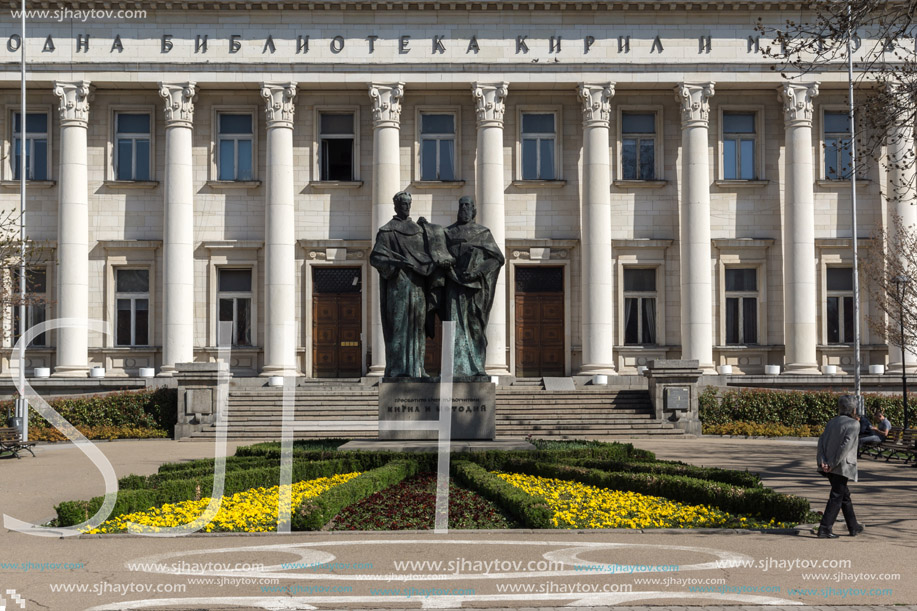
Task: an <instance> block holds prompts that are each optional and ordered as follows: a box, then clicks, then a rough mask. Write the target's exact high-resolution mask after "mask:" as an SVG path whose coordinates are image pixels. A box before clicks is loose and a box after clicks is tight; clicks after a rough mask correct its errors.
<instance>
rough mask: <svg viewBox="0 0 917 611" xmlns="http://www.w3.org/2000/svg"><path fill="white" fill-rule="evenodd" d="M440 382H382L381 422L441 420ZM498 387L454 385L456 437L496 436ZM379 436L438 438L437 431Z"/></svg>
mask: <svg viewBox="0 0 917 611" xmlns="http://www.w3.org/2000/svg"><path fill="white" fill-rule="evenodd" d="M441 389H442V385H441V384H439V383H436V382H385V381H383V382H382V383H381V384H380V385H379V423H380V424H381V423H383V422H390V421H394V422H430V421H437V420H439V413H440V405H439V403H440V391H441ZM495 407H496V386H495V385H494V384H493V383H491V382H455V383H454V384H453V385H452V435H451V438H452V439H456V440H470V439H478V440H493V439H494V437H496V432H497V427H496V417H495V416H496V414H495ZM379 439H386V440H393V439H394V440H406V439H422V440H435V439H438V433H437V431H424V430H417V431H411V430H407V431H385V430H383V429H382V427H381V426H380V429H379Z"/></svg>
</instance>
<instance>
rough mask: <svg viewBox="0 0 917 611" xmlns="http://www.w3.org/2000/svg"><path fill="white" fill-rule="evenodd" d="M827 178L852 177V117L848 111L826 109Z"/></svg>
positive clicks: (840, 178)
mask: <svg viewBox="0 0 917 611" xmlns="http://www.w3.org/2000/svg"><path fill="white" fill-rule="evenodd" d="M824 127H825V179H827V180H842V179H845V178H849V177H850V170H851V167H852V166H851V160H850V151H851V147H850V117H849V116H848V115H847V113H846V112H830V111H825V114H824Z"/></svg>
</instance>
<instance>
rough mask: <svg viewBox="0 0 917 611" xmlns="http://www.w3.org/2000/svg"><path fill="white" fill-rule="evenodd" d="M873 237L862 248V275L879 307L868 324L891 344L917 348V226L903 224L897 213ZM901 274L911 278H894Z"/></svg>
mask: <svg viewBox="0 0 917 611" xmlns="http://www.w3.org/2000/svg"><path fill="white" fill-rule="evenodd" d="M874 237H875V239H873V240H869V241H868V244H867V245H866V246H865V247H864V248H863V250H862V251H861V252H860V272H861V276H862V277H863V278H864V279H865V280H866V287H867V291H868V292H869V295H870V297H871V299H872V301H873V303H875V304H876V306H877V308H878V313H877V314H876V315H869V316H868V317H867V320H868V322H869V327H870V329H872V330H873V332H875V333H876V334H877V335H878V336H879V337H881V338H882V339H884V340H885V341H886V342H888V344H889V345H895V346H902V345H903V346H907V347H908V350H909V351H911V352H913V351H914V350H915V348H917V228H915V227H906V226H904V224H903V223H902V221H901V218H900V217H897V216H895V217H892V221H891V225H890V226H889V228H888V229H887V230H885V229H880V230H879V231H877V232H876V234H875V236H874ZM900 278H907V279H909V280H910V281H909V282H908V283H906V284H904V285H901V284H899V283H896V282H895V280H896V279H900ZM902 306H903V307H902ZM902 310H903V316H904V318H903V320H904V337H903V338H902V336H901V320H902ZM902 340H903V341H902Z"/></svg>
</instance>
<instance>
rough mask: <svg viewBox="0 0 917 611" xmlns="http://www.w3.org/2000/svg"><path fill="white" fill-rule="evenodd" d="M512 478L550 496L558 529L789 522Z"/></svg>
mask: <svg viewBox="0 0 917 611" xmlns="http://www.w3.org/2000/svg"><path fill="white" fill-rule="evenodd" d="M496 475H498V476H499V477H501V478H502V479H503V480H505V481H506V482H509V483H510V484H512V485H513V486H516V487H517V488H520V489H522V490H524V491H525V492H527V493H528V494H531V495H533V496H536V497H540V498H542V499H544V500H545V501H546V502H547V504H548V506H550V507H551V509H553V510H554V517H553V518H552V523H553V525H554V527H555V528H777V527H780V528H782V527H786V526H788V525H787V524H783V523H779V522H775V521H774V520H771V521H770V522H760V521H757V520H755V519H753V518H747V517H741V516H734V515H731V514H729V513H726V512H725V511H722V510H719V509H716V508H714V507H708V506H705V505H685V504H682V503H677V502H675V501H670V500H668V499H664V498H660V497H655V496H646V495H642V494H637V493H635V492H622V491H618V490H607V489H604V488H596V487H594V486H587V485H585V484H580V483H578V482H570V481H564V480H559V479H550V478H546V477H536V476H533V475H523V474H515V473H496Z"/></svg>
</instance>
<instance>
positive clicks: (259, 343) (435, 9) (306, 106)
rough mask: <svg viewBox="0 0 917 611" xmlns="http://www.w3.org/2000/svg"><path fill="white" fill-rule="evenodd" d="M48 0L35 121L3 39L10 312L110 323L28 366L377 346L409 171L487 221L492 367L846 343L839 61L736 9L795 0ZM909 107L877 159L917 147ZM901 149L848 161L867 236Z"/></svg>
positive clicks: (884, 215) (605, 365) (822, 353)
mask: <svg viewBox="0 0 917 611" xmlns="http://www.w3.org/2000/svg"><path fill="white" fill-rule="evenodd" d="M65 4H66V5H67V6H69V7H70V8H68V9H66V10H69V11H71V14H70V15H69V18H68V16H67V15H66V14H64V15H63V18H60V19H58V18H59V17H61V15H57V16H55V15H54V14H51V13H53V10H52V11H50V12H49V14H48V15H47V16H45V17H41V16H38V17H36V18H35V19H31V20H30V22H29V32H28V34H27V37H26V41H25V45H26V51H27V54H26V56H27V59H28V70H29V76H28V101H27V109H26V116H25V122H24V123H25V130H24V131H25V134H24V137H23V129H22V128H23V121H22V113H21V108H20V102H19V89H18V87H19V56H20V55H19V47H20V45H21V44H22V40H21V39H20V37H19V34H18V21H14V20H12V19H7V20H6V21H4V22H2V23H0V30H2V31H0V35H2V37H3V40H4V42H5V48H0V57H2V72H0V81H2V82H0V87H2V89H0V108H2V114H0V137H2V149H3V156H2V167H0V172H2V176H0V179H2V180H0V203H2V207H3V208H4V209H6V210H16V209H18V206H19V191H18V185H19V182H18V181H19V177H20V169H19V163H20V162H19V159H20V157H19V156H20V154H21V151H22V150H23V149H24V150H25V152H26V168H27V169H26V172H27V178H28V186H27V209H28V214H27V232H28V235H29V237H30V239H32V240H34V241H36V242H41V243H43V244H46V245H47V248H45V249H44V251H43V252H44V255H43V256H44V258H43V259H42V260H40V261H37V262H36V263H35V273H34V274H33V282H32V284H33V286H32V287H31V289H30V290H32V291H33V292H34V293H36V294H40V295H41V296H43V297H45V298H46V300H47V303H46V304H44V305H33V306H31V307H30V308H29V311H28V315H27V320H26V321H25V322H26V324H27V325H31V324H33V323H35V322H40V321H41V320H44V319H51V318H79V319H86V318H88V319H98V320H102V321H105V323H106V324H107V325H109V328H110V330H111V331H110V333H106V334H100V333H95V332H90V331H87V330H85V329H80V328H64V329H58V330H55V331H52V332H49V333H47V334H45V335H43V336H40V337H38V338H36V339H35V340H34V341H33V343H32V345H31V346H30V347H29V350H28V362H27V368H29V369H32V368H34V367H50V368H52V370H53V372H54V375H57V376H65V377H66V376H77V377H82V376H86V375H87V372H88V370H89V368H90V367H92V366H102V367H105V368H106V370H107V371H108V375H110V376H111V375H115V376H118V375H137V372H138V370H139V368H141V367H155V368H156V369H157V372H158V373H161V374H165V375H168V374H169V373H170V372H172V371H174V368H175V364H176V363H184V362H193V361H197V362H206V361H210V360H213V359H215V358H216V354H217V347H218V346H219V345H220V343H221V341H223V342H224V343H227V344H231V345H232V346H233V353H232V354H233V356H232V368H233V371H234V372H235V373H236V374H237V375H260V374H270V375H279V374H298V375H303V376H307V377H339V378H354V377H361V376H369V377H371V376H377V375H381V373H382V371H383V370H384V360H383V359H384V355H385V351H384V348H383V343H382V333H381V327H380V318H379V315H378V311H377V307H376V303H377V295H378V282H377V276H376V274H375V271H374V270H373V269H372V268H371V267H370V266H369V265H368V252H369V249H370V248H371V245H372V241H373V238H374V235H375V232H376V230H377V228H378V227H380V226H381V225H383V224H384V223H385V222H387V221H388V220H389V219H390V218H391V216H392V214H393V209H392V196H393V195H394V194H395V193H396V192H398V191H401V190H407V191H409V192H410V193H411V194H412V196H413V209H412V217H413V218H414V219H417V218H419V217H421V216H423V217H426V218H427V219H429V220H430V221H432V222H435V223H442V224H448V223H451V222H452V221H453V220H454V217H455V213H456V211H457V201H458V199H459V197H461V196H462V195H473V196H474V197H475V199H476V202H477V211H478V219H477V220H478V222H480V223H482V224H484V225H486V226H488V227H489V228H490V229H491V231H492V233H493V235H494V238H495V239H496V240H497V242H498V243H499V245H500V246H501V248H502V249H503V250H504V253H505V255H506V258H507V265H506V266H505V268H504V270H503V272H502V274H501V277H500V281H499V284H498V290H497V296H496V299H495V302H494V306H493V309H492V312H491V320H490V324H489V327H488V331H487V337H488V348H487V350H488V352H487V362H488V370H489V371H490V372H491V373H493V374H494V375H504V376H509V375H512V376H517V377H542V376H571V375H592V374H615V373H634V372H635V371H636V368H637V367H638V366H641V365H644V364H645V363H646V362H647V361H648V360H650V359H655V358H666V357H668V358H686V359H697V360H698V361H699V362H700V364H701V366H702V367H703V368H704V369H706V370H707V371H710V372H713V371H714V370H715V367H716V366H717V365H726V364H728V365H732V366H733V370H734V372H736V373H752V374H754V373H762V372H763V371H764V367H765V365H780V366H781V370H782V371H783V372H785V373H788V374H789V373H803V374H815V373H819V372H820V371H821V370H822V366H824V365H837V366H839V368H840V369H841V370H842V371H848V372H849V371H852V367H853V365H852V363H853V348H852V341H853V278H852V269H851V266H852V263H853V258H852V241H853V239H854V236H853V235H852V230H851V202H850V199H851V189H850V182H849V181H848V180H847V179H846V176H848V175H849V170H848V168H847V164H848V163H849V143H850V140H851V137H850V134H851V130H850V125H849V122H848V120H847V115H846V87H847V83H846V74H845V73H843V72H842V71H840V70H833V69H826V70H825V71H823V72H818V73H810V74H807V75H805V76H804V77H800V78H790V79H787V78H784V77H783V76H781V74H780V72H779V71H774V70H772V69H771V64H772V62H771V61H769V60H767V59H766V58H765V57H764V56H763V55H762V54H761V53H760V50H761V49H762V48H763V47H764V46H765V45H766V44H768V43H769V42H770V41H768V40H767V39H766V36H765V35H762V34H761V33H760V32H758V31H756V29H755V25H756V22H757V21H758V19H761V20H762V22H764V23H765V24H770V25H773V26H775V27H779V25H780V24H782V23H784V22H785V21H786V20H787V19H794V20H799V19H801V18H803V17H804V16H803V15H801V13H800V12H799V11H798V10H795V11H794V10H793V8H792V5H788V4H786V3H777V2H753V3H748V2H735V3H730V4H728V5H725V6H724V5H723V4H722V3H713V2H706V1H701V2H690V3H685V2H680V1H674V0H673V1H666V2H651V3H636V2H611V3H593V2H581V1H577V0H574V1H558V0H554V1H541V0H539V1H537V2H502V1H500V2H496V1H490V0H480V1H474V2H445V1H442V2H441V1H439V0H435V1H420V2H418V1H410V2H408V1H400V0H389V1H364V0H343V1H341V2H334V3H317V2H288V1H286V0H282V1H279V2H270V3H230V2H217V1H213V0H204V1H202V2H194V3H190V4H187V5H181V7H179V5H173V4H172V3H167V2H160V1H153V2H144V3H141V4H139V5H138V8H137V10H136V11H127V12H126V13H127V14H126V13H125V11H120V12H118V14H117V15H115V16H112V15H114V14H115V12H110V13H109V14H103V13H104V12H102V11H97V12H96V13H93V14H90V13H88V12H87V13H85V14H84V13H81V11H89V9H90V8H91V7H89V6H88V5H85V4H84V3H79V2H73V3H65ZM56 10H58V11H62V10H64V9H56ZM116 12H117V11H116ZM789 76H791V75H789ZM865 94H868V93H865ZM902 130H904V131H903V132H902V133H904V132H905V131H906V132H907V133H906V135H905V137H904V138H896V139H894V140H893V141H890V142H891V143H890V144H889V147H888V150H887V151H886V154H887V156H888V158H889V159H895V158H904V156H906V155H907V152H908V151H912V150H913V146H914V142H913V126H910V127H902ZM891 167H892V168H893V169H890V170H886V169H885V167H884V166H883V164H881V163H876V162H872V163H866V164H864V166H863V167H862V168H861V170H860V171H859V174H858V176H859V180H858V187H857V198H858V207H859V213H858V224H859V238H860V240H861V243H862V240H865V239H868V238H869V236H870V235H872V234H873V233H874V231H875V230H876V229H878V228H883V227H886V226H888V224H889V222H890V219H891V218H892V217H893V216H894V215H896V214H897V215H901V216H903V217H904V218H905V220H906V222H908V223H909V224H910V223H912V222H917V218H914V217H915V214H914V212H913V206H911V205H909V203H908V202H907V201H906V200H907V198H892V199H888V198H886V197H884V196H883V194H884V193H887V192H889V185H893V184H902V185H903V184H908V183H911V182H912V181H913V177H912V176H911V175H910V172H912V170H909V169H896V168H895V167H894V165H892V166H891ZM863 294H864V295H865V294H866V293H865V292H864V293H863ZM870 315H873V316H875V315H878V311H877V308H876V307H875V306H874V305H873V304H871V303H870V302H869V300H868V299H866V298H865V297H864V298H863V300H862V304H861V323H862V324H861V328H862V341H861V343H862V346H863V363H864V366H865V365H868V364H885V365H887V366H888V367H889V370H894V369H896V368H898V369H899V370H900V367H901V366H902V356H901V351H900V349H897V348H896V347H894V346H891V347H889V346H887V345H884V344H883V343H882V342H881V341H880V340H878V339H877V338H876V337H875V336H874V335H873V334H872V333H871V332H870V330H869V326H868V325H867V324H866V317H867V316H870ZM13 318H14V319H13V321H12V326H13V333H12V338H11V339H8V340H7V341H6V343H7V347H6V351H5V352H4V355H5V356H6V358H5V359H4V360H3V366H4V367H8V365H9V360H8V357H9V354H10V352H11V349H12V348H11V347H12V341H13V340H15V338H16V335H17V334H18V332H19V330H20V329H19V328H20V321H19V320H18V318H17V317H13ZM437 352H438V344H437V342H435V341H431V342H429V343H428V368H429V370H430V371H436V369H437V367H438V360H437V358H436V354H437Z"/></svg>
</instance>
